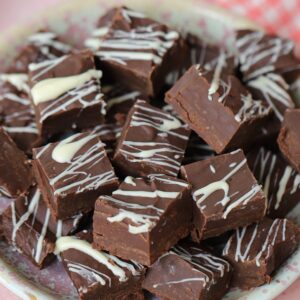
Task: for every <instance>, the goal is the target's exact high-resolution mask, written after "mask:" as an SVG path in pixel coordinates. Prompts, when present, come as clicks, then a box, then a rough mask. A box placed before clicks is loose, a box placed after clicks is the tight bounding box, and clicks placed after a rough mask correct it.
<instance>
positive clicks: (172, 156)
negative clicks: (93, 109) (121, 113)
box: [114, 100, 190, 177]
mask: <svg viewBox="0 0 300 300" xmlns="http://www.w3.org/2000/svg"><path fill="white" fill-rule="evenodd" d="M189 135H190V130H189V129H188V127H187V126H186V125H183V124H182V123H181V121H180V120H178V119H177V118H176V117H174V116H172V115H171V114H168V113H165V112H164V111H162V110H161V109H158V108H155V107H153V106H151V105H150V104H148V103H146V102H145V101H143V100H138V101H137V102H136V103H135V104H134V106H133V107H132V109H131V110H130V113H129V115H128V118H127V120H126V123H125V125H124V129H123V131H122V134H121V137H120V138H119V141H118V145H117V148H116V152H115V156H114V165H115V166H117V167H118V169H119V170H120V171H121V172H122V173H124V174H127V175H132V176H147V175H148V174H166V175H170V176H175V177H176V176H177V174H178V171H179V169H180V165H181V161H182V159H183V156H184V151H185V148H186V145H187V142H188V138H189Z"/></svg>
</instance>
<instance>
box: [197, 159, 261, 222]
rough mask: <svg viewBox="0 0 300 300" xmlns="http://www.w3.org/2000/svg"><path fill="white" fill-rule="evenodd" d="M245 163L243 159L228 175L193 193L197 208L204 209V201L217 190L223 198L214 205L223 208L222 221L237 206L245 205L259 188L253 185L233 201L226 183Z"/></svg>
mask: <svg viewBox="0 0 300 300" xmlns="http://www.w3.org/2000/svg"><path fill="white" fill-rule="evenodd" d="M246 163H247V160H246V159H243V160H242V161H241V162H239V163H238V164H236V165H234V167H233V169H232V170H231V171H230V172H229V173H228V174H226V175H225V176H224V177H223V178H222V179H220V180H218V181H215V182H211V183H210V184H208V185H206V186H204V187H201V188H199V189H197V190H195V191H194V192H193V199H194V200H195V201H196V204H197V206H198V207H199V208H200V209H205V207H206V205H205V200H206V199H207V198H208V197H209V196H210V195H211V194H213V193H214V192H216V191H218V190H223V191H224V196H223V198H222V199H221V200H219V201H218V202H217V203H216V205H219V204H221V205H222V206H224V207H225V210H224V212H223V216H222V217H223V218H224V219H226V218H227V216H228V215H229V213H230V212H231V211H232V210H233V209H234V208H235V207H237V206H238V205H240V204H243V205H246V204H247V203H248V202H249V201H250V200H251V199H252V198H253V197H254V196H255V195H256V194H257V193H258V192H259V191H261V187H260V186H259V185H257V184H255V185H253V186H252V188H251V190H250V191H248V192H246V193H245V194H243V195H241V196H239V197H238V198H237V199H235V200H234V201H233V200H232V198H233V196H234V195H235V194H233V195H231V196H229V184H228V183H227V182H226V181H227V180H228V179H229V178H230V177H232V176H233V175H234V174H235V173H236V172H238V171H239V170H240V169H241V168H242V167H243V166H244V165H246ZM229 203H230V204H229ZM228 204H229V205H228ZM227 205H228V206H227Z"/></svg>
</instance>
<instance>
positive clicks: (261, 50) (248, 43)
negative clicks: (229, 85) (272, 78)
mask: <svg viewBox="0 0 300 300" xmlns="http://www.w3.org/2000/svg"><path fill="white" fill-rule="evenodd" d="M264 35H265V33H263V32H258V31H256V32H251V33H248V34H246V35H244V36H243V37H241V38H239V39H238V40H237V41H236V46H237V48H238V50H239V54H238V55H239V60H240V63H241V71H242V72H246V71H249V70H250V69H251V68H254V66H255V64H259V63H261V62H263V64H262V67H261V68H256V70H253V71H252V73H250V74H249V75H248V76H247V77H246V78H245V79H251V78H254V77H257V76H259V75H261V74H264V73H267V72H270V71H273V70H274V64H275V63H276V62H277V60H278V59H279V58H280V57H281V56H284V55H287V54H289V53H291V52H292V51H293V48H294V44H293V42H292V41H287V40H283V39H281V38H279V37H274V38H272V39H267V40H266V41H262V38H263V37H264ZM242 48H244V49H242Z"/></svg>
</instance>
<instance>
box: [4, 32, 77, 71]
mask: <svg viewBox="0 0 300 300" xmlns="http://www.w3.org/2000/svg"><path fill="white" fill-rule="evenodd" d="M70 52H71V46H70V45H68V44H66V43H65V42H64V41H62V39H61V38H60V37H59V36H58V35H57V34H56V33H54V32H51V31H46V30H41V31H39V32H36V33H34V34H32V35H30V36H29V37H28V38H27V40H26V42H25V45H24V46H23V47H22V48H21V50H20V52H19V54H18V55H17V56H16V57H15V58H14V60H13V62H12V64H11V66H10V67H9V69H8V72H9V73H23V74H27V72H28V66H29V64H31V63H40V62H43V61H45V60H49V59H54V58H58V57H61V56H63V55H66V54H69V53H70Z"/></svg>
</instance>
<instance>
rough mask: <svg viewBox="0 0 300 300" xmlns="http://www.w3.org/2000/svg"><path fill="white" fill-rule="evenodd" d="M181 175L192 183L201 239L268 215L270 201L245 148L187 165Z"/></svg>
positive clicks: (195, 232) (197, 235)
mask: <svg viewBox="0 0 300 300" xmlns="http://www.w3.org/2000/svg"><path fill="white" fill-rule="evenodd" d="M181 175H182V177H183V178H184V179H185V180H187V181H188V182H189V183H190V184H191V185H192V195H193V200H194V201H193V204H194V207H193V215H194V226H195V229H194V230H193V233H192V237H193V239H194V240H195V241H197V242H200V241H201V240H202V239H206V238H210V237H214V236H217V235H221V234H222V233H224V232H226V231H228V230H231V229H235V228H237V227H240V226H245V225H248V224H251V223H253V222H257V221H260V220H261V219H262V218H263V217H264V215H265V212H266V208H267V200H266V198H265V196H264V193H263V191H262V189H261V186H260V185H258V183H257V181H256V180H255V178H254V176H253V175H252V173H251V171H250V170H249V168H248V165H247V159H246V157H245V155H244V153H243V151H241V150H237V151H234V152H231V153H228V154H223V155H218V156H215V157H211V158H208V159H206V160H203V161H199V162H195V163H192V164H189V165H185V166H183V167H181Z"/></svg>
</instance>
